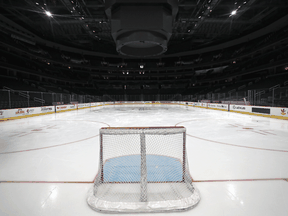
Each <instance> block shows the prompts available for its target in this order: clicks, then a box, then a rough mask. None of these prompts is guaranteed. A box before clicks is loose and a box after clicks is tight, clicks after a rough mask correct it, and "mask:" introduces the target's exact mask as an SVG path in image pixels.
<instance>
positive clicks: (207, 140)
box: [186, 133, 288, 153]
mask: <svg viewBox="0 0 288 216" xmlns="http://www.w3.org/2000/svg"><path fill="white" fill-rule="evenodd" d="M186 134H187V133H186ZM187 136H190V137H193V138H196V139H200V140H204V141H208V142H214V143H218V144H221V145H228V146H234V147H239V148H249V149H256V150H264V151H276V152H285V153H287V152H288V150H278V149H265V148H257V147H251V146H241V145H235V144H230V143H223V142H218V141H215V140H209V139H204V138H201V137H196V136H192V135H190V134H187Z"/></svg>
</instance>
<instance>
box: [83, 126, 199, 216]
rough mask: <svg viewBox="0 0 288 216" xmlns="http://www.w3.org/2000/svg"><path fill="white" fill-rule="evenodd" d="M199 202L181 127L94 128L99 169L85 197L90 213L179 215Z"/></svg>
mask: <svg viewBox="0 0 288 216" xmlns="http://www.w3.org/2000/svg"><path fill="white" fill-rule="evenodd" d="M199 200H200V196H199V193H198V191H197V190H196V188H195V187H194V185H193V184H192V178H191V176H190V174H189V168H188V161H187V153H186V129H185V128H184V127H131V128H113V127H107V128H101V129H100V161H99V171H98V174H97V177H96V180H95V182H94V186H93V188H92V189H91V190H90V191H89V195H88V198H87V201H88V204H89V206H90V207H91V208H92V209H94V210H96V211H103V212H111V213H112V212H164V211H177V210H178V211H179V210H188V209H190V208H193V207H194V206H195V205H197V203H198V202H199Z"/></svg>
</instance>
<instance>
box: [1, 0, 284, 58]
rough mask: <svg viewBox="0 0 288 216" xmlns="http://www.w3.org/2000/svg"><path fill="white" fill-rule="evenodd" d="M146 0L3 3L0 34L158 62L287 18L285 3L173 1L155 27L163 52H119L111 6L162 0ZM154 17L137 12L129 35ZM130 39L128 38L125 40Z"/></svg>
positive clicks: (273, 0) (14, 0)
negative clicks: (167, 14)
mask: <svg viewBox="0 0 288 216" xmlns="http://www.w3.org/2000/svg"><path fill="white" fill-rule="evenodd" d="M117 1H118V2H117ZM146 1H147V2H146ZM146 1H145V0H144V1H143V0H142V1H136V0H134V1H132V0H130V1H129V0H122V1H121V0H110V1H108V0H106V2H105V0H1V1H0V7H1V10H0V12H1V15H0V20H1V31H5V32H6V33H7V31H9V32H10V33H13V34H18V35H20V36H22V37H25V38H27V40H32V41H34V42H36V43H42V44H45V45H47V46H51V47H58V48H60V49H62V48H63V50H64V49H65V47H66V48H67V47H69V49H70V51H73V49H75V50H78V51H79V49H80V50H84V51H89V52H90V53H94V54H95V55H98V56H103V57H105V56H106V57H117V58H139V57H140V58H147V57H148V58H162V57H170V56H181V55H187V54H189V53H192V54H193V53H197V52H198V50H201V49H203V48H209V47H217V45H219V44H220V45H221V44H225V43H227V42H229V41H236V42H235V43H237V39H241V38H243V37H245V36H246V37H247V36H249V35H251V33H253V32H256V31H259V30H261V29H265V28H266V27H267V26H269V25H270V26H271V25H273V26H274V29H270V30H269V29H267V31H273V30H277V29H275V28H278V26H279V28H281V25H283V21H281V19H284V20H285V18H287V9H288V1H287V0H179V1H178V2H176V3H175V2H174V3H175V4H176V6H175V5H174V6H172V9H171V8H168V9H169V10H170V11H171V10H173V13H174V14H173V15H172V16H170V17H169V19H172V22H170V23H169V22H168V24H167V23H166V21H165V20H167V17H164V18H163V17H162V18H161V19H163V20H164V21H163V23H164V24H163V25H164V27H161V26H160V27H159V28H160V29H161V30H163V29H166V30H165V31H166V32H165V34H166V36H167V35H168V39H167V38H166V39H167V50H165V51H163V52H162V51H161V52H159V53H157V54H155V55H151V56H144V55H143V56H133V54H132V55H130V56H129V55H128V56H127V55H125V54H124V55H123V53H121V52H120V53H118V52H117V40H116V39H115V37H116V36H115V32H117V31H119V29H122V30H123V28H124V27H123V26H121V25H120V26H118V27H117V28H118V29H117V28H115V23H117V20H116V22H115V16H114V17H113V16H112V15H111V13H110V15H109V7H110V6H111V5H113V4H116V3H118V4H120V5H121V4H128V3H129V4H132V5H133V6H135V8H142V7H143V6H145V5H147V4H150V5H153V4H157V3H158V5H162V6H163V4H164V3H163V0H158V1H156V0H154V1H151V0H146ZM167 1H170V0H167ZM171 1H172V0H171ZM175 1H176V0H175ZM107 2H109V4H108V3H107ZM111 2H112V3H111ZM127 2H128V3H127ZM131 2H132V3H131ZM134 2H135V3H134ZM141 2H142V3H141ZM174 3H172V4H174ZM166 6H167V5H166ZM166 6H163V7H166ZM111 7H112V6H111ZM113 7H114V6H113ZM169 7H170V6H169ZM110 9H111V8H110ZM114 9H115V8H113V9H111V10H110V12H111V11H113V10H114ZM174 9H175V10H174ZM124 12H125V10H124ZM124 12H122V14H124ZM142 12H143V11H142ZM137 14H138V15H137ZM152 14H153V13H151V14H148V13H144V12H143V13H138V12H135V13H134V15H133V16H134V18H135V19H133V16H130V18H131V17H132V19H130V21H131V22H132V21H133V20H134V21H135V20H136V21H137V20H141V25H139V26H138V29H137V28H136V29H135V26H134V29H133V31H135V32H136V31H141V29H142V28H144V27H143V26H145V25H146V26H147V25H148V26H149V23H148V24H147V22H148V21H150V22H151V20H152V21H153V19H158V18H159V16H158V18H157V16H155V17H153V16H152ZM139 17H140V18H139ZM151 17H152V18H151ZM113 19H114V21H113ZM126 19H127V17H126ZM120 21H122V20H121V19H120ZM130 21H129V25H130ZM146 21H147V22H146ZM126 22H128V21H127V20H126ZM156 22H157V20H155V23H156ZM129 25H128V27H127V28H129V27H130V26H129ZM169 25H171V26H169ZM285 25H286V24H285ZM126 26H127V25H126ZM167 26H168V27H167ZM265 33H269V32H265V31H264V32H263V31H262V33H261V34H262V35H263V34H265ZM259 34H260V33H259ZM257 36H261V35H257ZM129 37H130V36H127V38H128V39H129ZM131 37H132V36H131ZM147 37H148V36H147ZM149 37H150V36H149ZM128 39H127V40H128ZM150 39H151V38H150ZM125 40H126V39H125ZM151 40H153V38H152V39H151ZM121 43H122V42H121ZM159 43H160V42H159ZM161 43H162V42H161ZM60 45H61V46H62V47H60ZM135 46H138V45H137V44H136V45H135ZM118 51H119V50H118ZM75 52H76V51H75Z"/></svg>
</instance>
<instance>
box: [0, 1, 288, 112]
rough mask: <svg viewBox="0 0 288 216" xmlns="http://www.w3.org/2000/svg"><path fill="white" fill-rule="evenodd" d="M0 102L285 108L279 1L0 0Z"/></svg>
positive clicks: (286, 50)
mask: <svg viewBox="0 0 288 216" xmlns="http://www.w3.org/2000/svg"><path fill="white" fill-rule="evenodd" d="M0 8H1V9H0V25H1V28H0V34H1V41H0V46H1V53H0V55H1V59H0V61H1V64H0V68H1V74H0V88H1V91H0V96H1V100H0V109H9V108H21V107H31V106H34V107H37V106H48V105H52V104H53V103H55V102H61V103H64V104H67V103H70V102H71V101H77V102H79V103H87V102H92V101H93V102H97V101H191V102H193V101H201V100H202V101H203V100H208V101H209V102H218V103H221V102H222V101H243V99H244V98H245V99H246V100H247V101H249V102H250V104H251V105H260V106H278V107H279V106H280V107H287V106H288V60H287V59H288V15H287V9H288V1H287V0H233V1H231V0H179V1H178V0H137V1H135V0H106V1H105V0H103V1H102V0H9V1H7V0H1V1H0Z"/></svg>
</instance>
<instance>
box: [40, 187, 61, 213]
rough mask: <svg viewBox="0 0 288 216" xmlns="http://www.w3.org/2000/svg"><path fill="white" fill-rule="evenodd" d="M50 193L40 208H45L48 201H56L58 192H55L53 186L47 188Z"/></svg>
mask: <svg viewBox="0 0 288 216" xmlns="http://www.w3.org/2000/svg"><path fill="white" fill-rule="evenodd" d="M49 189H50V191H49V194H48V196H47V197H46V199H45V200H44V201H43V202H42V208H44V207H45V206H46V203H47V202H48V201H52V202H53V201H55V200H56V199H57V196H58V190H57V187H56V186H54V185H51V187H50V188H49Z"/></svg>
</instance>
